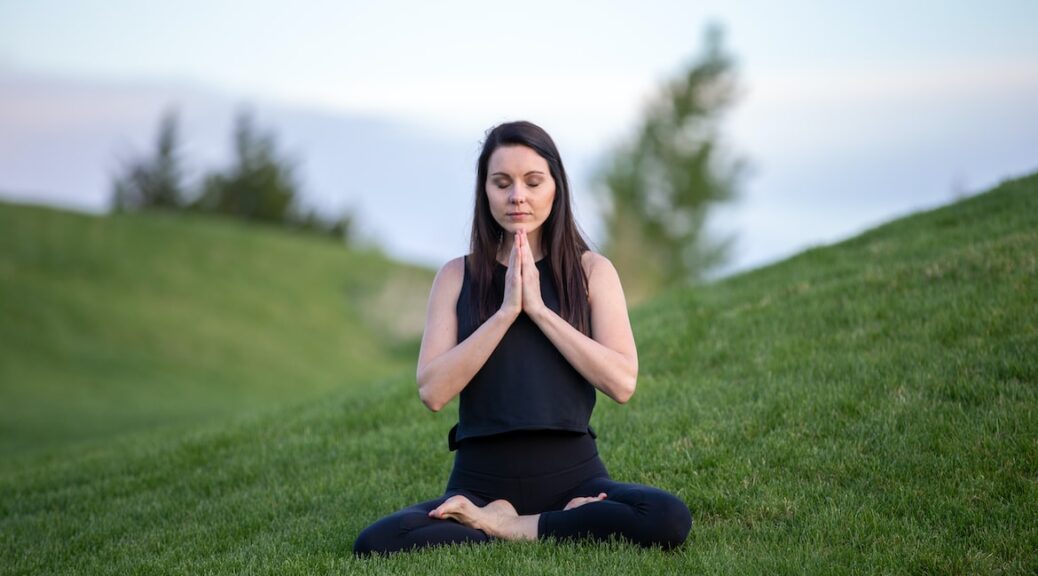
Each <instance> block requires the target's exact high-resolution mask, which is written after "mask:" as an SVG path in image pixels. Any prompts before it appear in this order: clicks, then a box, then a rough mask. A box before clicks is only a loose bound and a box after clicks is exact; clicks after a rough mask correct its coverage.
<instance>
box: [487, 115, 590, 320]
mask: <svg viewBox="0 0 1038 576" xmlns="http://www.w3.org/2000/svg"><path fill="white" fill-rule="evenodd" d="M517 144H518V145H522V146H527V147H529V148H532V149H533V150H534V151H535V152H537V154H539V155H540V156H541V158H544V159H545V160H546V161H547V162H548V170H549V171H550V173H551V177H552V179H554V180H555V199H554V201H553V202H552V207H551V214H549V215H548V218H547V219H546V220H545V221H544V224H543V225H542V226H541V246H542V247H543V248H544V253H545V258H547V259H548V265H549V266H550V268H551V275H552V280H553V281H554V282H555V290H556V292H558V295H559V307H560V310H559V315H560V316H562V317H563V318H565V319H566V321H567V322H569V323H570V324H571V325H572V326H573V327H574V328H576V329H577V330H579V331H581V332H582V333H584V334H585V335H587V336H591V307H590V304H589V303H588V279H587V276H586V275H585V273H584V267H583V266H582V265H581V255H582V254H583V253H584V252H586V251H587V250H588V244H587V241H586V240H585V239H584V237H583V235H582V234H581V232H580V230H579V229H578V228H577V225H576V222H575V221H574V219H573V209H572V204H571V201H570V192H569V180H568V179H567V178H566V169H565V168H563V166H562V158H561V157H560V156H559V151H558V149H557V148H556V147H555V142H554V141H552V139H551V136H549V135H548V133H547V132H545V131H544V129H542V128H541V127H540V126H537V125H535V124H532V123H530V122H525V121H519V122H507V123H504V124H499V125H497V126H495V127H493V128H492V129H491V130H490V131H489V132H488V133H487V136H486V140H485V141H484V142H483V151H482V152H481V153H480V155H479V161H478V162H477V164H476V201H475V210H474V212H473V216H472V240H471V245H470V249H471V253H472V254H471V256H470V258H469V276H470V278H473V279H474V281H475V282H476V286H477V287H478V288H477V289H476V290H475V291H474V295H475V296H476V299H477V307H476V311H477V317H478V318H479V324H482V323H483V322H486V321H487V319H489V318H490V316H492V315H493V314H494V313H495V312H496V311H497V308H498V307H499V306H500V302H497V301H496V297H495V294H494V293H493V286H492V279H493V274H494V267H495V266H496V264H497V253H498V249H499V247H500V245H501V243H502V241H503V240H504V232H505V230H504V228H502V227H501V225H499V224H498V223H497V221H496V220H494V216H493V214H492V213H491V212H490V202H489V200H488V199H487V194H486V188H485V187H486V181H487V170H488V169H489V168H488V166H489V164H490V156H491V155H492V154H493V153H494V150H497V148H498V147H500V146H510V145H517Z"/></svg>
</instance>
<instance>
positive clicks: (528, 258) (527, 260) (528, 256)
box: [523, 230, 534, 266]
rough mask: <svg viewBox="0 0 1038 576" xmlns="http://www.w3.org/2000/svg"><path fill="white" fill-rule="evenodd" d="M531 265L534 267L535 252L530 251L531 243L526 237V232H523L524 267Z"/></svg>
mask: <svg viewBox="0 0 1038 576" xmlns="http://www.w3.org/2000/svg"><path fill="white" fill-rule="evenodd" d="M526 264H529V265H531V266H533V264H534V262H533V251H532V250H530V243H529V241H528V237H527V236H526V231H525V230H524V231H523V265H526Z"/></svg>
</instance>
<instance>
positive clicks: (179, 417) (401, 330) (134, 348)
mask: <svg viewBox="0 0 1038 576" xmlns="http://www.w3.org/2000/svg"><path fill="white" fill-rule="evenodd" d="M0 246H2V249H0V358H2V362H0V405H2V406H3V409H2V410H0V457H10V456H12V455H21V454H25V453H28V452H39V449H40V448H43V447H52V448H55V449H60V448H62V447H65V446H68V445H70V444H73V443H80V442H83V441H86V440H97V441H106V440H107V439H110V438H111V437H113V436H115V435H120V434H123V433H125V432H127V431H129V430H138V431H142V430H150V429H158V428H170V427H172V428H177V429H180V428H183V427H184V426H185V425H189V426H194V425H204V424H206V423H208V422H213V421H216V420H218V419H220V418H222V417H227V416H234V415H238V414H243V413H249V412H253V411H256V410H262V409H266V408H270V407H273V406H279V405H283V404H285V403H290V402H297V401H304V400H307V399H313V398H315V397H318V396H320V395H321V394H323V393H325V392H327V391H330V390H334V389H336V388H340V387H343V386H349V385H351V384H357V383H360V382H368V381H371V380H376V379H378V378H381V377H385V376H387V375H390V374H397V373H399V371H400V369H401V368H403V367H405V366H408V365H410V366H412V367H413V365H414V358H413V353H412V350H413V349H414V347H415V345H416V344H415V343H416V342H417V338H418V335H420V330H421V320H422V318H423V317H424V306H425V300H426V298H427V293H426V292H425V290H426V289H425V287H424V286H425V285H427V284H428V282H429V281H430V280H431V278H432V275H431V272H430V271H428V270H422V269H416V268H413V267H405V266H401V265H399V264H396V263H392V262H390V261H388V260H386V259H385V258H383V257H381V256H379V255H378V254H377V253H374V252H355V251H347V250H344V249H343V247H342V246H341V245H337V244H336V243H334V242H332V241H330V240H327V239H324V238H320V237H315V236H308V235H301V234H290V233H285V232H282V231H280V230H274V229H271V228H267V227H257V226H249V225H243V224H240V223H236V222H234V221H228V220H224V219H213V218H202V217H198V216H195V217H185V216H184V215H178V214H175V213H148V214H139V215H120V216H112V217H105V218H99V217H93V216H87V215H82V214H74V213H69V212H63V211H57V210H51V209H46V208H39V207H31V206H19V205H11V204H0ZM387 295H389V296H394V295H395V296H396V297H397V301H396V302H394V304H395V305H394V306H392V307H390V306H384V305H383V299H384V298H385V296H387ZM377 310H383V311H384V312H383V313H381V314H376V313H374V311H377ZM397 313H399V314H401V315H402V316H400V317H397V316H394V315H395V314H397ZM405 316H406V317H405ZM408 318H410V320H411V324H412V325H411V326H408V325H407V321H408ZM416 318H417V323H416V322H415V319H416ZM415 324H416V325H415Z"/></svg>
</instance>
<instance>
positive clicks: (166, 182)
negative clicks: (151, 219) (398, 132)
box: [112, 109, 185, 211]
mask: <svg viewBox="0 0 1038 576" xmlns="http://www.w3.org/2000/svg"><path fill="white" fill-rule="evenodd" d="M178 134H179V132H178V130H177V113H176V111H175V110H174V109H169V110H167V111H166V113H165V114H163V116H162V119H161V121H160V123H159V134H158V138H157V141H156V147H155V155H154V156H153V157H151V158H141V159H135V160H131V161H129V162H127V163H126V164H125V165H124V167H123V169H122V173H121V174H120V175H118V176H116V177H115V179H114V181H113V183H112V188H113V204H114V208H115V210H116V211H129V210H142V209H147V208H168V209H177V208H180V207H182V206H183V205H184V203H185V198H184V184H183V180H184V170H183V167H182V163H181V159H180V151H179V143H178V140H179V136H178Z"/></svg>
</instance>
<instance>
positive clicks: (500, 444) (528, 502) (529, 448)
mask: <svg viewBox="0 0 1038 576" xmlns="http://www.w3.org/2000/svg"><path fill="white" fill-rule="evenodd" d="M600 492H605V493H606V498H605V499H604V500H601V501H597V502H590V503H588V504H584V505H582V506H578V507H577V508H573V509H570V510H566V511H563V508H564V507H565V506H566V504H567V503H568V502H569V501H570V500H571V499H572V498H576V497H578V496H597V495H598V494H599V493H600ZM455 494H461V495H463V496H465V497H467V498H468V499H469V500H471V501H472V502H473V503H474V504H475V505H477V506H480V507H482V506H486V505H487V504H488V503H490V502H491V501H493V500H497V499H500V498H503V499H505V500H508V502H509V503H511V504H512V506H514V507H515V509H516V511H517V512H518V513H519V514H520V515H529V514H540V518H539V519H538V521H537V537H538V538H547V537H549V536H552V537H555V538H557V539H570V538H582V537H589V538H593V539H596V540H607V539H608V538H609V537H610V536H611V535H617V536H619V537H622V538H624V539H627V540H630V541H632V542H635V543H637V544H640V545H642V546H646V547H648V546H653V545H658V546H661V547H662V548H664V549H670V548H673V547H675V546H678V545H680V544H681V543H682V542H684V541H685V538H686V537H687V536H688V532H689V529H690V528H691V527H692V515H691V514H690V513H689V510H688V507H687V506H686V505H685V503H684V502H682V501H681V500H680V499H679V498H677V497H676V496H674V495H673V494H671V493H669V492H665V491H663V490H660V489H658V488H653V487H651V486H644V485H641V484H627V483H623V482H617V481H615V480H613V479H612V478H610V477H609V473H608V472H607V471H606V468H605V465H604V464H603V463H602V460H601V459H600V458H599V457H598V448H597V446H596V445H595V440H594V438H593V437H592V436H591V435H590V434H587V433H585V434H573V433H565V432H553V431H522V432H512V433H507V434H498V435H495V436H488V437H483V438H471V439H468V440H464V441H462V442H460V443H459V444H458V451H457V453H456V454H455V458H454V468H453V470H452V471H451V475H450V479H449V480H448V481H447V489H446V491H445V492H444V493H443V496H440V497H439V498H435V499H433V500H427V501H425V502H420V503H418V504H415V505H413V506H409V507H407V508H404V509H403V510H400V511H398V512H395V513H393V514H390V515H389V516H385V517H383V518H381V519H379V520H378V521H376V522H375V523H374V524H372V525H370V526H368V527H367V528H365V529H364V530H363V531H362V532H361V533H360V535H359V536H358V537H357V540H356V542H354V545H353V552H354V554H356V555H358V556H361V555H365V554H371V553H373V552H378V553H382V554H388V553H391V552H397V551H404V550H411V549H413V548H418V547H424V546H435V545H441V544H450V543H453V542H487V541H490V540H493V539H494V538H492V537H490V536H488V535H487V534H486V533H485V532H483V531H482V530H477V529H475V528H471V527H469V526H466V525H464V524H461V523H460V522H458V521H456V520H453V519H439V518H431V517H429V515H428V512H429V511H430V510H432V509H434V508H436V507H437V506H439V505H440V504H442V503H443V502H444V501H445V500H446V499H447V498H449V497H451V496H453V495H455Z"/></svg>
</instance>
